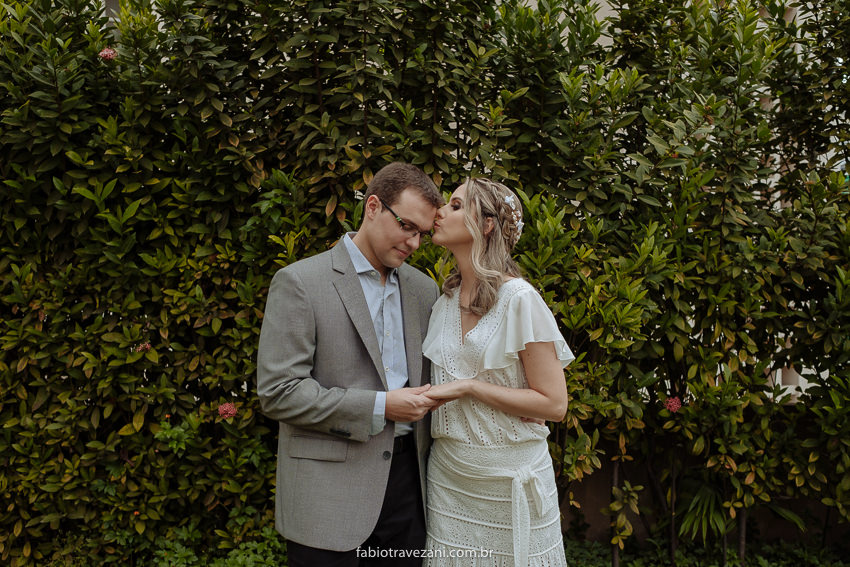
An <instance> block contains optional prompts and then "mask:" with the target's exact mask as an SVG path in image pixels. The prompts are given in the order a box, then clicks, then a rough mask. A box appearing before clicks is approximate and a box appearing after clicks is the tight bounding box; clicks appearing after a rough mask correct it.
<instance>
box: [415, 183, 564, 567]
mask: <svg viewBox="0 0 850 567" xmlns="http://www.w3.org/2000/svg"><path fill="white" fill-rule="evenodd" d="M522 226H523V223H522V208H521V205H520V201H519V199H518V198H517V197H516V195H514V194H513V192H511V191H510V190H509V189H508V188H507V187H505V186H504V185H502V184H500V183H496V182H494V181H491V180H489V179H481V178H479V179H471V180H469V181H467V182H466V183H465V184H463V185H461V186H460V187H458V188H457V190H456V191H455V192H454V193H453V194H452V197H451V200H450V201H449V202H448V204H446V205H445V206H444V207H443V208H441V209H440V210H439V211H438V212H437V218H436V221H435V223H434V233H433V236H432V241H433V242H434V243H435V244H438V245H440V246H444V247H445V248H447V249H448V250H449V251H451V253H452V254H453V255H454V257H455V260H456V262H457V264H456V268H455V269H454V271H453V272H452V273H451V274H450V275H449V277H448V278H447V279H446V282H445V284H444V286H443V291H444V294H443V295H442V296H441V297H440V299H438V300H437V303H436V304H435V305H434V309H433V311H432V313H431V319H430V323H429V327H428V335H427V337H426V338H425V342H424V345H423V352H424V354H425V356H427V357H428V358H429V359H430V360H431V362H432V371H431V378H432V384H433V385H432V387H431V389H430V390H428V391H427V392H426V395H428V396H429V397H431V398H434V399H438V400H440V401H441V402H443V404H442V405H441V406H440V407H438V408H437V409H436V410H434V414H433V416H432V421H431V433H432V436H433V438H434V444H433V446H432V449H431V456H430V460H429V463H428V540H427V544H426V547H427V554H426V556H427V557H429V558H430V559H429V561H426V565H430V566H443V565H446V566H450V565H457V566H459V565H488V566H492V565H499V566H512V565H513V566H516V567H525V566H541V567H542V566H547V567H557V566H561V565H563V566H565V565H566V559H565V557H564V546H563V539H562V535H561V522H560V510H559V507H558V500H557V490H556V487H555V475H554V471H553V469H552V460H551V457H550V456H549V451H548V445H547V442H546V437H547V435H548V434H549V430H548V428H547V427H546V426H545V425H543V424H542V423H541V422H540V421H541V420H551V421H561V420H562V419H563V418H564V415H565V413H566V410H567V389H566V382H565V380H564V372H563V367H564V366H566V365H567V364H568V363H569V362H570V361H571V360H573V359H574V357H573V355H572V353H571V352H570V349H569V347H568V346H567V344H566V342H565V341H564V338H563V337H562V336H561V334H560V332H559V331H558V327H557V324H556V323H555V318H554V317H553V316H552V312H551V311H550V310H549V308H548V307H547V306H546V304H545V303H544V301H543V299H542V298H541V297H540V295H539V294H538V293H537V291H536V290H535V289H534V288H533V287H532V286H531V285H530V284H529V283H528V282H526V281H524V280H523V279H521V278H520V277H519V275H520V274H519V269H518V267H517V265H516V264H515V263H514V261H513V260H512V259H511V257H510V252H511V250H512V249H513V247H514V245H515V244H516V243H517V240H519V236H520V234H521V231H522Z"/></svg>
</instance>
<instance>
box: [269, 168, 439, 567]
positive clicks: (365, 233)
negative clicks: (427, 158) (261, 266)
mask: <svg viewBox="0 0 850 567" xmlns="http://www.w3.org/2000/svg"><path fill="white" fill-rule="evenodd" d="M442 201H443V199H442V196H441V195H440V193H439V191H438V190H437V187H436V186H435V185H434V183H433V181H431V179H430V178H428V176H427V175H425V174H424V173H423V172H422V171H421V170H419V169H418V168H416V167H414V166H412V165H408V164H403V163H392V164H389V165H387V166H385V167H384V168H382V169H381V170H380V171H379V172H378V173H377V174H376V175H375V176H374V178H373V179H372V181H371V183H369V187H368V189H367V192H366V195H365V202H364V209H363V221H362V224H361V227H360V229H359V230H358V231H357V232H356V233H349V234H346V235H345V236H344V237H343V238H342V240H341V241H340V242H339V243H338V244H337V245H336V246H335V247H334V248H332V249H331V250H329V251H327V252H324V253H322V254H318V255H316V256H313V257H312V258H308V259H305V260H301V261H299V262H296V263H294V264H291V265H289V266H287V267H286V268H283V269H282V270H279V271H278V272H277V274H275V276H274V278H273V280H272V283H271V286H270V288H269V296H268V301H267V303H266V311H265V316H264V318H263V326H262V331H261V333H260V345H259V354H258V361H257V391H258V395H259V399H260V405H261V408H262V411H263V413H265V414H266V415H267V416H269V417H271V418H273V419H275V420H277V421H278V422H279V423H280V431H279V440H278V467H277V489H276V490H277V495H276V501H275V523H276V527H277V529H278V531H279V532H280V533H281V534H282V535H283V536H284V537H285V538H286V539H287V552H288V557H289V565H290V566H291V567H300V566H310V567H312V566H316V565H321V566H332V565H333V566H335V565H339V566H357V565H418V564H420V561H419V560H418V559H415V558H407V559H405V558H401V557H399V555H414V553H404V551H403V550H407V551H410V552H415V551H416V550H419V549H421V548H422V547H423V545H424V541H425V527H424V524H425V519H424V506H423V502H424V494H425V482H424V473H425V464H426V463H425V459H426V452H427V450H428V447H429V445H430V433H429V431H428V428H429V424H428V420H427V419H425V420H423V418H424V417H426V416H427V415H428V412H429V410H430V409H431V408H432V407H434V405H435V402H434V401H433V400H431V399H430V398H428V397H426V396H425V395H424V392H425V391H427V389H428V388H429V387H430V386H429V385H428V382H429V379H430V375H429V374H430V373H429V365H428V364H427V363H425V361H424V359H423V357H422V349H421V345H422V340H423V338H424V337H425V334H426V331H427V327H428V319H429V316H430V312H431V306H432V305H433V303H434V301H436V299H437V295H438V289H437V286H436V284H435V283H434V282H433V281H432V280H431V279H430V278H429V277H427V276H426V275H424V274H422V273H421V272H419V271H417V270H415V269H414V268H412V267H410V266H408V265H407V264H405V263H404V261H405V259H406V258H407V257H408V256H409V255H410V254H411V253H412V252H413V251H415V250H416V249H417V248H418V247H419V245H420V243H421V239H422V236H423V234H424V233H427V232H429V231H430V230H431V227H432V226H433V222H434V216H435V214H436V211H437V207H438V206H440V205H441V204H442ZM370 556H371V557H370Z"/></svg>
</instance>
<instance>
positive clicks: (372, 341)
mask: <svg viewBox="0 0 850 567" xmlns="http://www.w3.org/2000/svg"><path fill="white" fill-rule="evenodd" d="M331 257H332V260H333V269H334V271H336V272H338V273H340V274H342V275H341V277H339V278H337V279H336V281H334V287H335V288H336V291H337V293H338V294H339V298H340V300H341V301H342V304H343V306H345V310H346V311H347V312H348V317H349V318H350V319H351V322H352V323H353V324H354V328H355V329H356V330H357V334H358V335H360V340H362V341H363V345H364V346H365V347H366V352H368V353H369V357H370V358H371V359H372V364H374V365H375V369H376V370H377V371H378V375H379V376H380V377H381V382H382V383H383V384H384V388H387V376H386V374H385V373H384V365H383V363H382V361H381V349H380V347H379V346H378V337H377V336H376V335H375V326H374V325H373V324H372V316H371V315H370V314H369V306H368V305H366V296H364V295H363V287H362V286H361V285H360V277H359V276H358V275H357V272H356V271H355V270H354V266H353V265H352V263H351V258H350V257H349V256H348V251H347V250H346V249H345V244H343V243H342V241H341V240H340V241H339V242H338V243H337V245H336V246H334V247H333V248H332V253H331ZM405 330H406V324H405Z"/></svg>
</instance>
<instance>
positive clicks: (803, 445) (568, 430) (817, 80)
mask: <svg viewBox="0 0 850 567" xmlns="http://www.w3.org/2000/svg"><path fill="white" fill-rule="evenodd" d="M97 4H99V3H95V2H86V1H83V0H61V1H53V2H51V1H49V0H33V1H30V2H13V3H4V4H3V5H2V11H0V179H2V183H3V190H2V193H0V214H2V219H3V223H2V225H0V298H2V299H0V393H2V396H0V423H2V429H0V466H2V469H0V494H2V502H3V506H2V507H0V559H2V561H3V562H11V563H12V564H14V565H26V564H43V563H45V562H47V561H49V560H55V561H57V562H60V563H61V562H63V561H71V558H73V557H87V558H90V559H89V560H90V561H91V562H92V564H103V563H118V562H127V561H129V562H130V563H131V564H149V560H150V558H151V557H152V556H153V553H154V550H155V549H157V548H158V546H160V543H161V541H162V540H163V538H172V539H173V538H175V537H176V536H175V534H179V533H184V534H185V533H192V534H196V535H197V537H195V538H194V539H193V541H196V543H197V545H199V546H203V547H207V548H216V547H218V548H221V549H222V553H225V552H226V550H227V549H231V548H235V547H237V546H239V545H240V544H244V543H245V542H246V541H250V540H252V539H255V538H258V537H260V533H261V530H262V528H263V527H267V526H268V525H269V523H270V521H271V520H270V518H271V511H272V510H271V508H272V496H271V493H272V490H273V473H274V466H275V458H274V450H275V436H276V427H275V424H274V423H271V422H269V421H268V420H267V419H265V418H264V417H262V416H260V415H258V413H257V404H256V397H255V395H254V371H255V354H256V353H255V349H256V345H257V338H258V332H259V327H260V322H261V316H262V311H263V305H264V298H265V295H266V291H267V286H268V283H269V281H270V278H271V276H272V274H273V273H274V271H275V270H276V269H277V268H279V267H280V266H283V265H286V264H288V263H289V262H292V261H293V260H295V259H297V258H300V257H303V256H306V255H309V254H313V253H316V252H318V251H320V250H324V249H326V248H327V247H328V246H329V245H330V244H331V243H332V242H333V241H334V240H335V239H336V237H337V236H338V235H339V234H340V233H341V232H342V231H343V230H347V229H351V228H352V227H355V226H356V225H357V222H358V219H359V209H358V201H357V198H356V196H357V191H358V190H362V189H363V188H364V187H365V183H366V182H368V180H369V179H370V178H371V175H372V173H373V172H374V171H377V170H378V169H379V168H380V167H381V166H382V165H383V164H384V163H386V162H388V161H391V160H405V161H409V162H412V163H416V164H417V165H419V166H421V167H422V168H423V169H424V170H425V171H426V172H427V173H428V174H430V175H432V176H433V177H434V179H435V180H436V181H437V182H438V183H440V184H441V187H442V188H443V189H444V190H446V191H449V190H451V189H452V188H453V187H454V186H455V185H456V184H457V183H458V182H459V181H460V180H461V179H462V178H463V177H464V176H466V175H467V172H469V171H471V172H476V173H480V172H483V173H486V174H489V175H493V176H495V177H498V178H502V179H506V180H507V181H508V182H509V183H511V184H512V185H513V186H515V187H517V188H519V189H521V190H522V191H523V194H524V199H525V205H526V213H527V216H528V223H527V229H526V234H525V235H524V236H523V238H522V240H521V241H520V246H519V248H520V249H519V253H520V258H519V259H520V262H521V265H522V267H523V268H524V270H525V272H526V274H527V275H528V278H529V279H530V280H531V281H532V282H534V283H535V284H536V285H538V286H539V287H540V288H541V290H542V291H543V293H544V296H545V297H546V299H547V300H548V301H549V303H550V305H551V306H552V308H553V310H554V311H555V312H556V314H557V315H558V318H559V320H560V322H561V324H562V329H563V331H564V333H565V335H566V336H567V338H568V341H569V342H570V345H571V346H572V347H573V350H574V351H575V352H576V353H577V354H578V356H579V359H578V360H577V361H576V362H575V363H574V364H573V365H571V366H570V367H569V372H568V374H567V380H568V386H569V391H570V396H571V406H570V410H569V413H568V416H567V419H566V420H565V422H564V423H563V424H554V425H553V436H552V441H553V443H552V454H553V456H554V458H555V460H556V463H557V465H558V470H559V483H560V486H561V489H562V491H563V494H564V496H565V498H568V499H569V501H570V502H572V503H573V504H575V505H579V504H580V503H579V502H575V499H574V497H573V496H572V490H571V488H572V487H573V486H574V484H573V483H575V482H580V481H581V480H582V479H583V478H585V477H586V476H587V475H590V474H593V472H594V471H597V470H598V469H600V468H601V466H602V463H603V461H604V460H612V459H613V460H614V461H615V462H616V463H617V464H616V467H615V470H616V473H617V474H616V475H615V478H616V480H615V483H614V486H612V497H611V505H610V507H609V513H610V514H611V516H612V533H613V539H612V541H613V542H614V543H616V544H620V545H623V543H624V542H625V541H626V540H627V539H628V537H629V535H630V533H631V522H633V521H635V519H636V516H635V514H636V513H638V512H641V514H642V517H643V519H644V520H645V521H646V522H647V525H648V526H649V527H650V529H651V530H652V531H653V532H654V533H655V532H657V533H658V534H664V533H669V534H671V536H672V538H671V540H672V541H673V542H674V543H673V547H675V539H676V537H678V536H681V537H687V538H694V539H699V540H705V539H716V538H718V537H721V536H725V534H726V533H727V532H728V531H729V530H730V529H731V528H732V527H733V526H734V525H736V523H737V524H740V525H741V526H743V527H746V521H743V522H742V521H740V520H741V515H742V514H743V517H744V518H746V513H747V511H748V510H750V509H752V508H754V507H756V506H772V507H774V509H775V510H776V511H777V512H779V513H780V514H782V515H783V516H784V517H786V518H789V519H791V520H792V521H793V520H795V519H796V518H795V516H793V515H792V514H790V513H789V512H788V511H787V510H785V508H784V506H782V504H783V500H784V499H787V498H792V497H794V498H797V497H805V498H810V499H813V500H817V501H820V502H822V503H823V504H824V505H826V506H827V507H828V508H829V509H830V510H831V514H832V515H831V518H832V521H831V523H828V524H827V526H826V527H829V526H832V525H834V524H835V523H836V522H837V520H835V519H836V518H838V519H840V520H841V521H842V522H843V521H846V520H847V519H850V509H848V506H849V505H850V474H848V467H850V442H849V441H848V439H850V419H848V417H850V415H848V411H850V410H848V408H850V404H848V400H849V399H850V289H848V286H850V276H849V275H848V274H850V233H848V212H850V192H849V191H848V180H847V163H848V158H850V156H848V153H850V150H848V147H850V144H848V132H850V127H848V106H850V95H849V94H848V89H847V86H846V85H847V77H848V71H847V58H846V53H848V52H850V49H848V47H850V46H848V42H850V39H848V36H847V30H848V29H850V19H848V13H847V10H846V8H845V7H844V6H843V5H842V3H841V2H838V1H836V2H822V3H820V4H818V5H808V4H806V5H802V6H800V7H799V10H800V13H799V14H798V19H797V23H786V21H785V20H784V19H783V18H784V16H785V14H786V9H787V6H786V5H785V4H783V3H781V2H768V3H765V4H764V5H763V6H761V7H760V8H759V7H758V6H756V5H755V4H750V3H747V2H742V3H738V4H731V3H727V2H695V3H692V4H693V5H691V6H678V5H668V3H665V2H658V1H648V0H634V1H623V2H614V3H612V5H613V7H614V8H615V11H616V14H615V16H613V17H612V18H611V19H610V20H609V21H607V22H600V21H599V20H598V18H597V17H596V15H595V9H594V8H593V7H592V6H590V5H588V3H585V2H580V1H568V0H564V1H553V2H543V1H541V2H539V8H537V9H531V8H527V7H523V6H522V5H520V4H519V3H518V2H514V1H507V2H502V3H500V4H498V5H497V4H496V3H495V2H484V1H472V0H457V1H453V2H450V3H446V2H436V1H427V0H426V1H413V0H411V1H404V0H399V1H389V0H370V1H368V2H362V1H360V0H358V1H357V2H355V1H346V0H339V1H334V2H330V1H319V0H315V1H307V0H291V1H289V2H285V3H278V4H276V5H275V4H270V3H254V2H248V1H247V0H228V1H227V2H222V1H218V0H205V1H200V0H199V1H198V2H192V1H188V0H162V1H160V2H157V3H156V5H155V6H151V5H149V4H147V3H146V2H143V1H128V2H126V3H125V4H124V5H123V8H122V13H121V14H120V17H118V18H117V19H116V20H115V22H114V24H111V23H110V22H109V21H108V20H107V19H106V18H105V17H104V14H103V13H102V11H101V10H100V9H99V8H97V7H96V6H97ZM789 5H790V3H789ZM600 38H602V39H603V41H597V40H599V39H600ZM606 38H607V39H606ZM107 48H109V49H112V50H114V51H104V50H105V49H107ZM113 55H114V57H112V56H113ZM842 160H843V162H842ZM842 163H843V165H842ZM414 262H415V263H416V264H417V265H418V266H420V267H422V268H423V269H427V270H430V271H431V272H432V273H433V274H434V276H435V277H436V278H437V279H439V278H440V277H441V276H442V275H445V273H446V270H447V265H446V264H445V262H444V261H443V260H442V259H441V258H440V254H439V251H438V250H434V249H431V248H427V247H426V248H425V249H423V250H422V251H421V252H420V253H419V254H418V255H417V256H416V258H415V259H414ZM787 364H793V365H794V366H795V367H796V368H797V369H798V370H801V371H803V372H804V373H805V375H806V377H807V378H808V379H809V380H810V381H811V383H812V384H813V386H812V387H811V388H810V389H809V390H808V391H807V392H806V394H805V395H804V396H803V397H801V398H800V399H799V400H796V401H793V400H787V399H780V396H781V393H780V392H779V391H775V390H774V389H773V387H772V386H771V384H770V383H769V381H768V380H767V373H768V372H769V371H771V370H774V369H778V368H782V367H783V366H785V365H787ZM673 398H678V400H679V401H680V402H681V403H682V404H683V405H682V407H681V409H678V410H677V408H676V406H675V405H669V406H668V405H667V404H668V403H670V400H672V399H673ZM779 401H782V402H785V403H777V402H779ZM224 404H233V405H234V407H235V410H236V414H235V416H233V417H226V416H227V415H229V414H227V413H226V412H225V413H224V415H222V414H221V413H220V412H222V411H223V409H222V406H223V405H224ZM667 407H669V408H671V409H667ZM225 408H227V409H230V408H229V406H225ZM671 410H672V411H671ZM639 472H640V474H641V475H642V476H646V478H648V479H650V482H649V483H648V486H647V487H646V488H644V487H642V486H638V485H636V484H635V483H632V482H631V481H630V479H631V478H633V477H634V476H637V475H638V473H639ZM639 505H640V507H639ZM673 512H677V514H675V515H674V513H673ZM187 530H188V531H187Z"/></svg>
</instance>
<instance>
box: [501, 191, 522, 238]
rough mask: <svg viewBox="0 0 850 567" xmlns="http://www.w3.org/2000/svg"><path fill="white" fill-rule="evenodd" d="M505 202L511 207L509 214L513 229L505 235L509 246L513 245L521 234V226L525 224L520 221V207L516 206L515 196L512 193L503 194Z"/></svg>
mask: <svg viewBox="0 0 850 567" xmlns="http://www.w3.org/2000/svg"><path fill="white" fill-rule="evenodd" d="M505 204H506V205H508V206H509V207H510V208H511V210H510V215H509V216H510V219H511V224H512V225H513V227H514V230H513V231H509V232H508V235H507V236H508V239H509V241H510V244H511V246H513V245H514V244H516V243H517V241H518V240H519V237H520V236H522V227H523V226H525V223H523V222H522V209H521V208H519V207H517V202H516V198H515V197H514V196H513V195H505Z"/></svg>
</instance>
